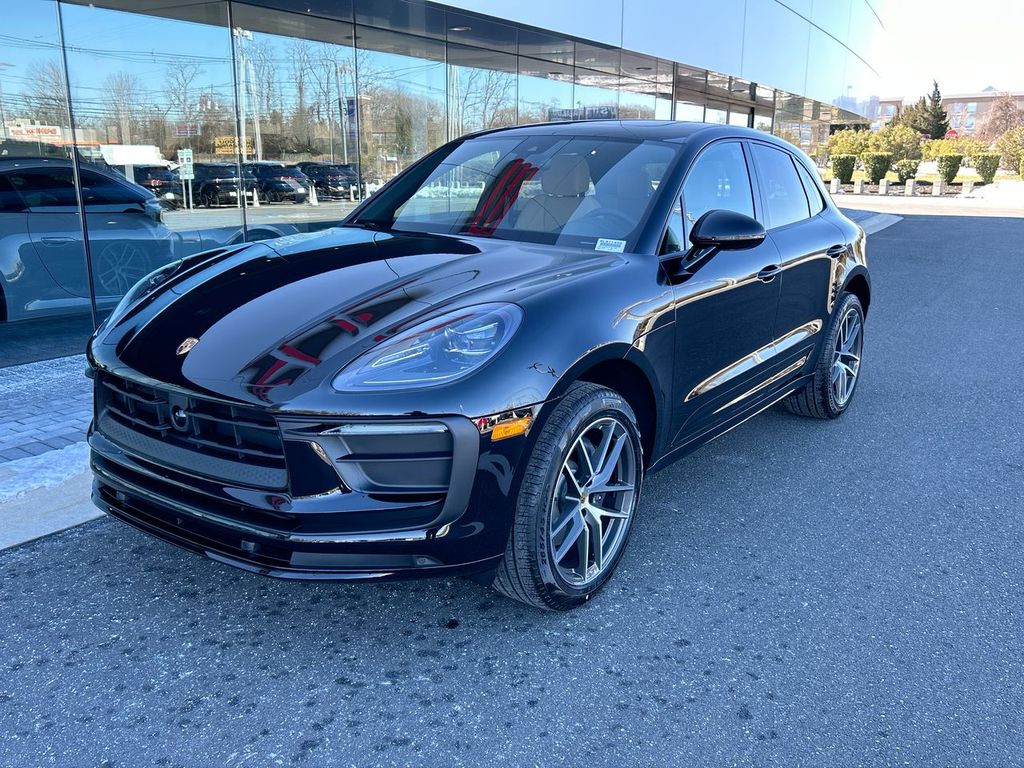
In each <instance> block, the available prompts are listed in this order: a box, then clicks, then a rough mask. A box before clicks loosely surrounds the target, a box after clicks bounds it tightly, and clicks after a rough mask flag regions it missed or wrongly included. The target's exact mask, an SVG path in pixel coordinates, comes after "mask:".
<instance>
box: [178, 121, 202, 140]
mask: <svg viewBox="0 0 1024 768" xmlns="http://www.w3.org/2000/svg"><path fill="white" fill-rule="evenodd" d="M174 135H175V136H177V137H178V138H183V137H186V136H198V135H199V123H175V124H174Z"/></svg>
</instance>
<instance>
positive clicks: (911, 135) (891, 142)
mask: <svg viewBox="0 0 1024 768" xmlns="http://www.w3.org/2000/svg"><path fill="white" fill-rule="evenodd" d="M864 152H888V153H889V154H890V155H892V159H893V161H894V162H897V163H898V162H899V161H900V160H920V159H921V135H920V134H919V133H918V132H917V131H915V130H914V129H913V128H908V127H907V126H905V125H899V124H898V123H896V124H889V125H887V126H885V127H884V128H882V129H881V130H878V131H872V132H871V134H870V135H869V136H868V141H867V146H866V147H864ZM859 154H863V153H859Z"/></svg>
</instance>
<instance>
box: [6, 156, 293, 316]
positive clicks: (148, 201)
mask: <svg viewBox="0 0 1024 768" xmlns="http://www.w3.org/2000/svg"><path fill="white" fill-rule="evenodd" d="M80 170H81V174H82V182H83V185H82V202H83V204H84V206H85V209H84V210H85V218H86V224H87V227H88V233H89V245H90V248H89V252H90V257H91V259H92V265H93V270H92V271H93V280H92V283H93V288H94V290H95V294H96V304H97V307H98V309H100V310H101V312H104V311H106V310H109V309H112V308H113V307H114V306H115V305H116V304H117V303H118V302H119V301H120V300H121V298H122V296H123V295H124V294H125V292H126V291H127V290H128V289H129V288H131V287H132V286H133V285H134V284H135V283H136V282H137V281H138V280H139V278H140V277H143V276H144V275H146V274H148V273H149V272H151V271H152V270H154V269H156V268H157V267H159V266H161V265H164V264H167V263H168V262H171V261H174V260H175V259H180V258H182V257H184V256H188V255H190V254H194V253H197V252H200V251H204V250H207V249H209V248H212V247H216V246H226V245H240V244H242V243H244V242H245V241H246V240H250V241H252V240H263V239H267V238H276V237H281V236H283V235H294V234H298V233H299V229H298V228H297V227H296V226H294V225H291V224H275V223H259V224H257V223H251V224H250V225H249V226H248V227H247V228H245V229H243V228H242V227H241V226H230V225H229V226H214V227H203V228H201V229H196V228H191V227H185V228H178V229H176V230H173V231H172V230H171V229H169V228H168V227H167V225H166V223H165V222H164V219H163V205H162V203H161V202H160V200H159V199H158V198H156V197H154V195H153V193H152V192H150V191H149V190H148V189H146V188H145V187H142V186H140V185H138V184H133V183H131V182H130V181H128V180H127V179H126V178H125V177H124V176H123V175H121V174H119V173H116V172H115V171H108V170H102V169H99V168H97V167H96V166H92V165H87V164H81V168H80ZM0 242H2V244H3V247H2V248H0V322H2V321H5V320H10V321H15V320H25V319H29V318H41V317H47V316H53V315H67V314H76V313H82V312H89V311H90V309H91V302H90V298H89V272H88V269H87V267H86V264H87V261H86V254H85V247H84V244H83V242H84V238H83V233H82V224H81V217H80V216H79V208H78V197H77V194H76V192H75V185H74V172H73V168H72V166H71V161H70V160H67V159H54V158H41V157H36V158H18V159H13V160H3V159H0Z"/></svg>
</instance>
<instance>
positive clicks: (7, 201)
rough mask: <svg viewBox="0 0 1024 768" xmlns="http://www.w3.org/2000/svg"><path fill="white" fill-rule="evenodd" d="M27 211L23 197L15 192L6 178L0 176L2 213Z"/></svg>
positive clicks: (0, 207)
mask: <svg viewBox="0 0 1024 768" xmlns="http://www.w3.org/2000/svg"><path fill="white" fill-rule="evenodd" d="M23 210H25V205H24V203H22V202H21V197H20V196H19V195H18V193H17V192H15V191H14V187H12V186H11V182H10V181H9V180H8V179H7V177H6V176H0V213H11V212H12V211H23Z"/></svg>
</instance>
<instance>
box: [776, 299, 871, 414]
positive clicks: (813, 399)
mask: <svg viewBox="0 0 1024 768" xmlns="http://www.w3.org/2000/svg"><path fill="white" fill-rule="evenodd" d="M854 329H855V334H856V335H855V336H853V337H851V334H852V333H854ZM863 345H864V308H863V307H862V306H861V304H860V300H859V299H858V298H857V297H856V296H854V295H853V294H852V293H844V294H842V296H840V298H839V305H838V306H837V307H836V310H835V312H833V313H832V320H831V322H830V323H829V326H828V330H827V331H826V335H825V339H824V341H823V343H822V348H821V354H820V355H819V357H818V364H817V365H816V366H815V369H814V377H813V378H812V379H811V380H810V381H809V382H807V384H805V385H804V386H803V387H802V388H801V389H798V390H797V391H796V392H794V393H793V394H791V395H790V396H789V397H787V398H786V399H785V400H783V401H782V404H783V405H784V406H785V408H786V410H788V411H790V412H791V413H795V414H797V415H798V416H807V417H809V418H814V419H835V418H838V417H840V416H842V415H843V413H845V412H846V409H847V408H849V407H850V403H851V402H852V401H853V396H854V394H855V393H856V391H857V382H859V381H860V365H861V353H862V352H863V349H864V346H863ZM844 347H846V348H845V349H844ZM837 379H839V380H837ZM840 380H841V381H840Z"/></svg>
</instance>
